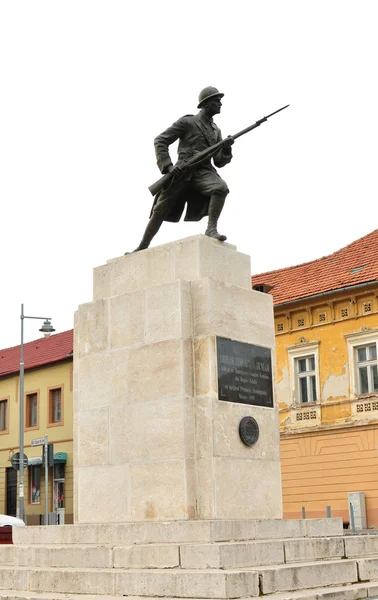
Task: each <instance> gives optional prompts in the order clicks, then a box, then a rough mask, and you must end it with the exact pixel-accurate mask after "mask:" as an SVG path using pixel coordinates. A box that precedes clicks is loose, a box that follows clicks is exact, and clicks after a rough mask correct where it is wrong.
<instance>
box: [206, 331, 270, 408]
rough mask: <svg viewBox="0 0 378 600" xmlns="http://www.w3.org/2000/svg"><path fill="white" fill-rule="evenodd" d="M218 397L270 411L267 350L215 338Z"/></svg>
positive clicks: (268, 355)
mask: <svg viewBox="0 0 378 600" xmlns="http://www.w3.org/2000/svg"><path fill="white" fill-rule="evenodd" d="M217 362H218V398H219V400H226V401H227V402H238V403H240V404H251V405H254V406H267V407H269V408H273V377H272V356H271V350H270V349H269V348H264V347H262V346H254V345H253V344H245V343H243V342H236V341H235V340H229V339H227V338H221V337H217Z"/></svg>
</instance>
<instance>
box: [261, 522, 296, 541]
mask: <svg viewBox="0 0 378 600" xmlns="http://www.w3.org/2000/svg"><path fill="white" fill-rule="evenodd" d="M255 527H256V534H255V537H256V539H284V538H295V537H304V536H305V531H306V530H305V522H304V521H302V520H299V519H298V520H295V519H293V520H288V521H286V520H282V519H275V520H272V519H264V520H261V521H256V522H255Z"/></svg>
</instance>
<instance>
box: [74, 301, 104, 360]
mask: <svg viewBox="0 0 378 600" xmlns="http://www.w3.org/2000/svg"><path fill="white" fill-rule="evenodd" d="M108 330H109V311H108V302H107V300H96V301H95V302H88V304H81V306H79V309H78V318H77V337H76V340H77V350H78V357H81V356H85V355H87V354H95V353H96V352H102V351H103V350H106V349H107V348H108Z"/></svg>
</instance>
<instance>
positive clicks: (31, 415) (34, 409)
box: [26, 392, 38, 427]
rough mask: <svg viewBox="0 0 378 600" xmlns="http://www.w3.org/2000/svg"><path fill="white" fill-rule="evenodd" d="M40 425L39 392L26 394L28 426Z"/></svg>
mask: <svg viewBox="0 0 378 600" xmlns="http://www.w3.org/2000/svg"><path fill="white" fill-rule="evenodd" d="M37 425H38V394H37V392H33V393H32V394H26V427H37Z"/></svg>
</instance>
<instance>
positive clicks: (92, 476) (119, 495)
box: [77, 465, 129, 523]
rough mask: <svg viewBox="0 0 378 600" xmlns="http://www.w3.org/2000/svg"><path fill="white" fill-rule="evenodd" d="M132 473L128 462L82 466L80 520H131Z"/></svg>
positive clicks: (102, 521)
mask: <svg viewBox="0 0 378 600" xmlns="http://www.w3.org/2000/svg"><path fill="white" fill-rule="evenodd" d="M128 472H129V469H128V467H127V465H107V466H97V467H78V468H77V475H78V521H79V522H83V523H107V522H112V521H113V522H122V521H128V520H129V513H128ZM115 482H116V483H117V487H116V490H115V488H114V484H115ZM115 492H116V493H115Z"/></svg>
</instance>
